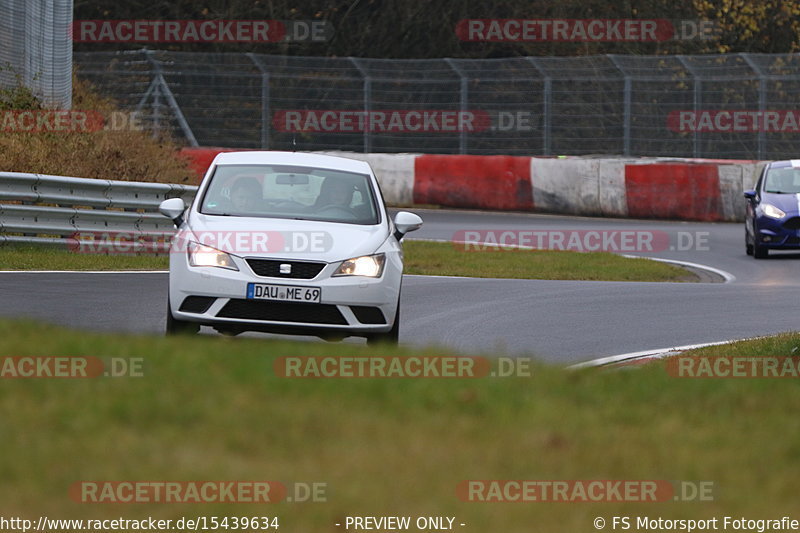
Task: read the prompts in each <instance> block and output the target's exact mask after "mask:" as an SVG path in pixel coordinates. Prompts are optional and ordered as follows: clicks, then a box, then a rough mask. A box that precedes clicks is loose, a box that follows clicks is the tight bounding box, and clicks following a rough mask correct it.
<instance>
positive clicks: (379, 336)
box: [367, 299, 400, 346]
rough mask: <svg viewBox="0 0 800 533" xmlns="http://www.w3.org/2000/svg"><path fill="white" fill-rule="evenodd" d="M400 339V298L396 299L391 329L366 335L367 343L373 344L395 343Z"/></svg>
mask: <svg viewBox="0 0 800 533" xmlns="http://www.w3.org/2000/svg"><path fill="white" fill-rule="evenodd" d="M399 341H400V300H399V299H398V301H397V311H396V312H395V314H394V324H393V325H392V329H390V330H389V331H386V332H383V333H374V334H372V335H370V336H369V337H367V344H368V345H369V346H375V345H377V344H389V345H396V344H397V343H398V342H399Z"/></svg>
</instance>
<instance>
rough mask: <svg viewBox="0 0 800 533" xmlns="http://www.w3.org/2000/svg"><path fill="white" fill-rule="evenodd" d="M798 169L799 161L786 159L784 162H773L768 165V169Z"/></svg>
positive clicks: (799, 166)
mask: <svg viewBox="0 0 800 533" xmlns="http://www.w3.org/2000/svg"><path fill="white" fill-rule="evenodd" d="M787 167H792V168H800V159H787V160H785V161H773V162H772V163H770V164H769V168H787Z"/></svg>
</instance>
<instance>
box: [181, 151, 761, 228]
mask: <svg viewBox="0 0 800 533" xmlns="http://www.w3.org/2000/svg"><path fill="white" fill-rule="evenodd" d="M221 151H230V150H228V149H225V150H223V149H214V148H197V149H193V148H187V149H184V150H183V151H182V154H183V155H184V156H185V157H187V158H189V160H190V161H192V162H193V165H194V168H195V169H196V171H197V172H198V179H199V178H201V177H202V175H203V174H204V173H205V171H206V169H207V168H208V165H209V164H210V163H211V161H212V160H213V158H214V156H215V155H216V154H217V153H219V152H221ZM324 153H329V154H332V155H339V156H343V157H350V158H353V159H359V160H362V161H367V162H369V163H370V164H371V165H372V168H373V169H374V170H375V174H376V175H377V177H378V181H379V182H380V184H381V189H382V190H383V193H384V196H385V199H386V201H387V202H388V203H390V204H396V205H408V204H410V203H412V202H413V203H418V204H436V205H442V206H448V207H463V208H478V209H492V210H515V211H536V212H546V213H564V214H574V215H586V216H612V217H633V218H660V219H671V220H701V221H709V222H714V221H741V220H743V218H744V199H743V198H742V192H743V191H744V190H745V189H749V188H751V187H752V186H753V184H754V183H755V182H756V180H757V178H758V173H759V172H760V171H761V168H762V167H763V165H764V164H765V163H764V162H758V161H728V160H702V159H672V158H638V159H634V158H611V157H609V158H584V157H564V158H540V157H516V156H513V157H512V156H464V155H424V154H361V153H351V152H324Z"/></svg>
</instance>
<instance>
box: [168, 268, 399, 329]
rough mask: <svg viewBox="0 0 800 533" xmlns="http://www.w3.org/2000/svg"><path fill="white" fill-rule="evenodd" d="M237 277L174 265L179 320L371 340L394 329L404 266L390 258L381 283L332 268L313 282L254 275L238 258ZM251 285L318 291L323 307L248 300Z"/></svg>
mask: <svg viewBox="0 0 800 533" xmlns="http://www.w3.org/2000/svg"><path fill="white" fill-rule="evenodd" d="M234 261H235V262H236V264H237V266H238V267H239V271H238V272H237V271H233V270H226V269H222V268H214V267H192V266H189V264H188V261H187V259H186V255H185V254H174V255H173V256H172V257H171V259H170V280H169V299H170V305H171V307H172V315H173V316H174V317H175V318H176V319H178V320H184V321H188V322H197V323H200V324H203V325H207V326H212V327H214V328H216V329H218V330H220V331H223V330H226V331H234V332H240V331H265V332H272V333H289V334H311V335H319V334H330V335H338V336H348V335H369V334H373V333H382V332H386V331H389V330H390V329H391V328H392V325H393V324H394V320H395V314H396V312H397V304H398V299H399V294H400V283H401V279H402V263H401V261H400V259H399V256H398V255H397V254H393V253H388V254H387V262H386V266H385V268H384V272H383V275H382V276H381V277H380V278H366V277H359V276H352V277H336V278H332V277H331V274H332V273H333V271H334V270H335V269H336V267H337V266H338V264H339V263H330V264H328V265H327V266H325V267H324V268H323V269H322V271H321V272H320V273H319V274H318V275H317V276H315V277H314V278H313V279H293V278H275V277H266V276H258V275H256V274H255V273H254V272H253V271H252V269H250V267H249V266H248V264H247V263H246V261H245V260H243V259H242V258H239V257H234ZM248 283H268V284H274V285H291V286H305V287H317V288H319V289H321V298H320V303H318V304H317V303H300V302H280V301H272V300H254V299H247V298H246V294H247V284H248Z"/></svg>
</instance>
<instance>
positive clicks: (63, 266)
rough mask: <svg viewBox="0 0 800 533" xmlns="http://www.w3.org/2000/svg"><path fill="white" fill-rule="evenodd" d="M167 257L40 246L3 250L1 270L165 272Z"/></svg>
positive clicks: (9, 247) (11, 247) (5, 247)
mask: <svg viewBox="0 0 800 533" xmlns="http://www.w3.org/2000/svg"><path fill="white" fill-rule="evenodd" d="M167 268H169V257H168V256H167V255H163V254H162V255H149V254H142V255H134V254H112V255H106V254H97V253H77V252H73V251H70V250H66V249H63V248H56V247H49V246H37V245H17V244H14V245H5V246H2V247H0V270H165V269H167Z"/></svg>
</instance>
